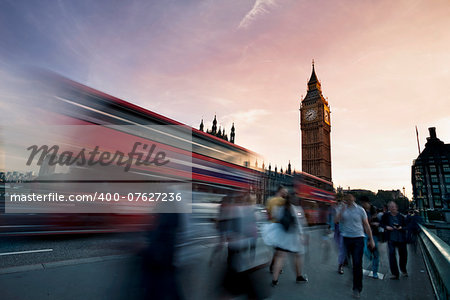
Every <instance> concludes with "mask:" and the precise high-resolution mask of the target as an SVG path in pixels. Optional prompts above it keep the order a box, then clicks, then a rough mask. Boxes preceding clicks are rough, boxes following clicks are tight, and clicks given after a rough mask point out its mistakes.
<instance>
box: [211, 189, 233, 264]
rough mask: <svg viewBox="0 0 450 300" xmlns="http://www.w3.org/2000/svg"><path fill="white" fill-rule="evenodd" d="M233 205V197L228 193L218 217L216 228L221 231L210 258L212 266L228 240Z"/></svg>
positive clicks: (221, 204) (223, 199)
mask: <svg viewBox="0 0 450 300" xmlns="http://www.w3.org/2000/svg"><path fill="white" fill-rule="evenodd" d="M232 206H233V197H231V196H229V195H226V196H225V197H223V198H222V202H221V203H220V208H219V215H218V217H217V219H216V229H217V231H218V232H219V242H218V243H217V245H216V246H215V247H214V249H213V251H212V253H211V257H210V259H209V266H212V265H213V263H214V261H215V260H216V259H217V256H218V254H219V253H220V252H221V251H222V249H223V247H224V246H225V244H226V242H227V233H228V230H229V228H230V226H229V224H228V223H229V222H230V221H231V219H232V218H231V209H232Z"/></svg>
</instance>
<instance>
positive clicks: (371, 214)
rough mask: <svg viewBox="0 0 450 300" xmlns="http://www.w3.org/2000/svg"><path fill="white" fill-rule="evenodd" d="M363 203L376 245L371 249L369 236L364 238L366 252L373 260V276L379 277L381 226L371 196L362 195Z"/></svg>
mask: <svg viewBox="0 0 450 300" xmlns="http://www.w3.org/2000/svg"><path fill="white" fill-rule="evenodd" d="M360 201H361V205H362V207H363V208H364V210H365V211H366V213H367V218H368V220H369V224H370V229H371V230H372V236H373V241H374V243H375V246H374V247H373V248H372V249H370V248H369V247H367V236H366V238H365V240H364V253H365V255H366V257H367V258H369V260H371V261H372V274H373V275H372V276H373V278H374V279H378V267H379V265H380V252H379V251H378V228H379V227H380V222H379V221H378V218H377V214H376V209H375V207H374V206H373V205H371V204H370V201H369V198H368V197H367V196H362V197H361V199H360Z"/></svg>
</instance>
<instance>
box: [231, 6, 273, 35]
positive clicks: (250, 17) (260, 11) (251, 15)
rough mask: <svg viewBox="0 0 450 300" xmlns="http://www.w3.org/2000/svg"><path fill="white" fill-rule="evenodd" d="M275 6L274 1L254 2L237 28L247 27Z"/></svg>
mask: <svg viewBox="0 0 450 300" xmlns="http://www.w3.org/2000/svg"><path fill="white" fill-rule="evenodd" d="M274 6H276V2H275V0H256V1H255V4H253V7H252V9H251V10H250V11H249V12H248V13H247V14H246V15H245V17H244V18H243V19H242V20H241V22H240V23H239V26H238V28H239V29H242V28H247V27H249V26H250V25H251V24H252V23H253V22H254V21H255V20H256V19H258V18H259V17H261V16H263V15H265V14H268V13H269V12H270V9H271V8H273V7H274Z"/></svg>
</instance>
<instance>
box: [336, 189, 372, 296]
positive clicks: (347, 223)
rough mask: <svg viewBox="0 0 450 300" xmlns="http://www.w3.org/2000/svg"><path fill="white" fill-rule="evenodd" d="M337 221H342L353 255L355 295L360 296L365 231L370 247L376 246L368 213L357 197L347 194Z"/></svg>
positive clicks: (348, 245)
mask: <svg viewBox="0 0 450 300" xmlns="http://www.w3.org/2000/svg"><path fill="white" fill-rule="evenodd" d="M336 221H337V222H339V223H340V230H341V234H342V236H343V237H344V243H345V248H346V249H347V251H348V253H349V254H350V255H351V256H352V263H353V297H355V298H360V294H361V291H362V287H363V285H362V279H363V272H362V257H363V252H364V237H365V234H364V232H365V233H366V234H367V236H368V237H369V240H368V247H369V248H370V249H372V248H374V246H375V243H374V241H373V237H372V231H371V230H370V225H369V222H368V219H367V214H366V212H365V211H364V209H363V208H362V207H361V206H359V205H357V204H356V203H355V197H354V196H353V195H351V194H347V195H345V197H344V205H342V206H341V208H340V210H339V211H338V213H337V215H336Z"/></svg>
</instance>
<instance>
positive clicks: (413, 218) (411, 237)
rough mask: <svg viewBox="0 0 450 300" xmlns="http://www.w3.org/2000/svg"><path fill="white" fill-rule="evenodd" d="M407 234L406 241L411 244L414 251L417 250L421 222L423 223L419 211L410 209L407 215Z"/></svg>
mask: <svg viewBox="0 0 450 300" xmlns="http://www.w3.org/2000/svg"><path fill="white" fill-rule="evenodd" d="M406 224H407V225H406V227H407V236H406V241H407V243H408V244H411V247H412V249H413V251H414V253H416V252H417V237H418V235H419V232H420V226H419V224H422V218H421V217H420V215H419V211H415V210H412V209H411V210H410V211H409V212H408V216H407V217H406Z"/></svg>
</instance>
